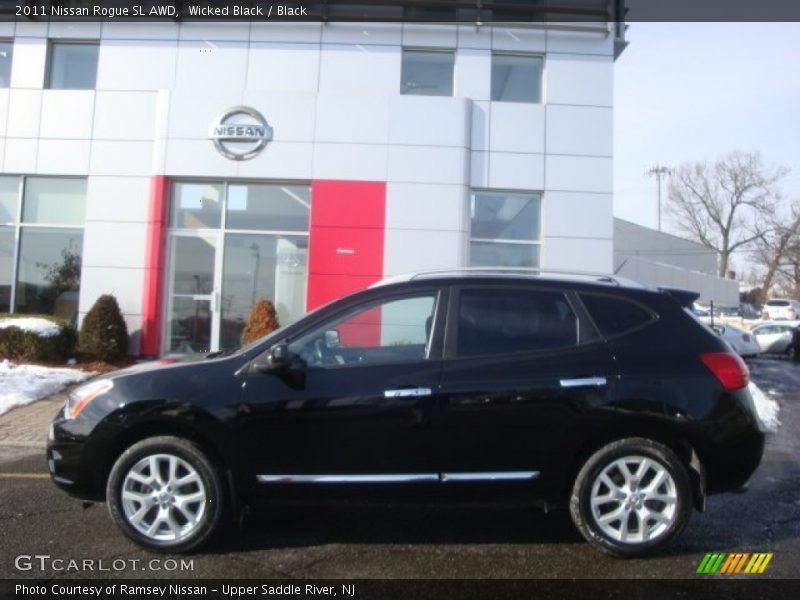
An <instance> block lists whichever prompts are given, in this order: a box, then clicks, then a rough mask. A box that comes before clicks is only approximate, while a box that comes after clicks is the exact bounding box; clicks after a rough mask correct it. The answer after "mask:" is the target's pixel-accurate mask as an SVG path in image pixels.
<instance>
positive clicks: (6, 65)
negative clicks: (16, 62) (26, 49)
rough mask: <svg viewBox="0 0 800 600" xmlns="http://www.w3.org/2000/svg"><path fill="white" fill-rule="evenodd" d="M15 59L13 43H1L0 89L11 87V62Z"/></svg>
mask: <svg viewBox="0 0 800 600" xmlns="http://www.w3.org/2000/svg"><path fill="white" fill-rule="evenodd" d="M13 57H14V44H13V42H0V88H7V87H11V62H12V59H13Z"/></svg>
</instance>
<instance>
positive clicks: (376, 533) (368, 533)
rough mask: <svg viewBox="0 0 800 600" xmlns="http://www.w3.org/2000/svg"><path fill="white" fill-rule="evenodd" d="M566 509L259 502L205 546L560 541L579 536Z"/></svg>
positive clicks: (231, 549) (218, 549)
mask: <svg viewBox="0 0 800 600" xmlns="http://www.w3.org/2000/svg"><path fill="white" fill-rule="evenodd" d="M581 541H582V538H581V536H580V534H579V533H578V532H577V530H575V528H574V527H573V525H572V522H571V521H570V518H569V514H568V512H567V511H566V510H555V511H551V512H550V513H549V514H544V512H543V511H542V510H540V509H538V508H536V507H534V506H530V505H528V506H511V507H508V506H496V505H495V506H492V507H485V506H480V507H476V506H449V505H448V506H440V505H439V506H437V505H414V506H411V505H407V504H399V505H394V504H392V505H385V504H384V505H376V504H371V503H361V502H354V503H339V504H337V505H332V504H314V505H305V506H277V507H272V508H264V507H261V508H260V509H259V511H258V512H257V513H254V514H252V515H250V516H248V517H247V518H246V519H245V520H244V522H243V525H242V527H241V528H240V529H239V528H231V529H230V530H229V531H228V532H227V533H226V534H225V535H223V536H222V537H221V539H220V540H219V541H218V542H217V543H216V544H214V546H213V547H211V548H209V549H208V550H209V552H221V551H222V552H236V551H242V550H266V549H284V548H297V547H306V546H318V545H324V544H436V545H438V544H531V543H533V544H551V543H553V544H562V543H576V542H581Z"/></svg>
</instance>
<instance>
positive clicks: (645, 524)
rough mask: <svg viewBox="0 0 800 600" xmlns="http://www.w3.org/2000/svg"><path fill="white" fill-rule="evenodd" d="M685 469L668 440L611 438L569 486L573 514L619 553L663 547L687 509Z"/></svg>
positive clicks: (595, 539)
mask: <svg viewBox="0 0 800 600" xmlns="http://www.w3.org/2000/svg"><path fill="white" fill-rule="evenodd" d="M691 504H692V503H691V490H690V487H689V477H688V474H687V473H686V469H685V468H684V466H683V464H682V463H681V461H680V459H678V457H677V456H676V455H675V453H674V452H673V451H672V450H670V449H669V448H667V447H666V446H664V445H662V444H659V443H657V442H654V441H653V440H648V439H644V438H628V439H623V440H618V441H616V442H612V443H610V444H608V445H607V446H604V447H603V448H601V449H600V450H598V451H597V452H595V453H594V454H593V455H592V456H590V457H589V459H588V460H587V461H586V462H585V463H584V465H583V467H582V468H581V470H580V472H579V473H578V476H577V477H576V479H575V483H574V485H573V489H572V496H571V498H570V514H571V516H572V520H573V522H574V523H575V525H576V526H577V528H578V530H579V531H580V532H581V534H582V535H583V537H585V538H586V539H587V540H588V541H589V542H590V543H592V544H593V545H595V546H596V547H598V548H600V549H601V550H603V551H605V552H606V553H608V554H611V555H613V556H619V557H632V556H640V555H642V554H646V553H649V552H652V551H654V550H656V549H658V548H660V547H663V546H664V545H666V544H667V543H669V542H670V541H672V540H673V539H675V538H676V537H677V536H678V535H679V534H680V533H681V531H682V530H683V528H684V527H685V526H686V523H687V522H688V520H689V515H690V512H691Z"/></svg>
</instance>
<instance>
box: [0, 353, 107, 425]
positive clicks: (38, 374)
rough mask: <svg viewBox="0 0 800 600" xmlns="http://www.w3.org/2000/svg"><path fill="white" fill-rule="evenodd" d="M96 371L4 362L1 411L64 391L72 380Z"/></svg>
mask: <svg viewBox="0 0 800 600" xmlns="http://www.w3.org/2000/svg"><path fill="white" fill-rule="evenodd" d="M92 375H94V373H87V372H85V371H79V370H77V369H54V368H50V367H39V366H36V365H14V364H13V363H11V362H9V361H8V360H4V361H2V362H0V415H2V414H4V413H6V412H8V411H9V410H11V409H12V408H15V407H17V406H24V405H25V404H30V403H31V402H35V401H36V400H39V399H41V398H44V397H45V396H49V395H50V394H55V393H56V392H60V391H61V390H62V389H64V388H65V387H66V386H68V385H70V384H72V383H78V382H79V381H83V380H84V379H86V378H88V377H90V376H92Z"/></svg>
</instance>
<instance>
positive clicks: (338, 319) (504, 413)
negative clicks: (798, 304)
mask: <svg viewBox="0 0 800 600" xmlns="http://www.w3.org/2000/svg"><path fill="white" fill-rule="evenodd" d="M695 299H696V295H695V294H693V293H690V292H685V291H676V290H654V289H648V288H644V287H641V286H638V285H636V284H632V283H627V282H622V281H620V280H618V279H615V278H610V277H589V276H570V277H559V276H543V275H541V274H524V273H517V272H481V271H470V270H467V271H460V272H452V273H427V274H417V275H414V276H407V277H401V278H395V279H393V280H387V281H385V282H382V283H380V284H377V285H375V286H373V287H372V288H370V289H368V290H365V291H362V292H359V293H356V294H353V295H351V296H348V297H346V298H342V299H341V300H337V301H335V302H332V303H330V304H328V305H326V306H324V307H321V308H319V309H317V310H315V311H314V312H312V313H310V314H308V315H307V316H306V317H304V318H303V319H301V320H299V321H297V322H296V323H294V324H292V325H289V326H287V327H285V328H283V329H280V330H278V331H276V332H274V333H273V334H271V335H269V336H267V337H265V338H262V339H261V340H259V341H257V342H255V343H253V344H251V345H249V346H246V347H243V348H240V349H239V350H236V351H234V352H231V353H229V354H227V355H226V354H220V355H217V356H210V357H207V358H205V359H204V360H195V361H182V362H176V361H172V362H169V361H167V360H162V361H158V362H154V363H147V364H143V365H139V366H136V367H133V368H130V369H125V370H122V371H118V372H115V373H112V374H109V375H103V376H101V377H100V378H96V379H94V380H92V381H90V382H89V383H87V384H85V385H83V386H81V387H80V388H78V389H76V390H75V391H74V392H73V393H72V394H71V395H70V398H69V400H68V401H67V403H66V405H65V406H64V408H63V410H62V411H61V412H60V413H59V414H58V415H57V416H56V418H55V421H54V423H53V426H52V427H51V432H50V440H49V444H48V449H47V457H48V462H49V466H50V471H51V475H52V478H53V481H54V482H55V483H56V484H57V485H58V486H59V487H61V488H62V489H64V490H66V491H67V492H69V493H71V494H74V495H75V496H78V497H79V498H83V499H86V500H91V501H103V500H105V501H106V502H107V503H108V507H109V509H110V512H111V515H112V517H113V518H114V520H115V521H116V523H117V525H118V526H119V527H120V528H121V529H122V531H123V532H124V533H125V534H126V535H127V536H128V537H130V538H131V539H132V540H134V541H135V542H137V543H139V544H141V545H142V546H145V547H147V548H150V549H153V550H161V551H169V552H180V551H188V550H190V549H192V548H195V547H197V546H198V545H199V544H201V543H202V542H204V541H206V540H207V539H208V538H209V537H210V536H211V535H212V533H213V532H214V531H215V530H217V529H218V528H219V526H220V524H221V521H222V520H223V515H228V516H231V515H233V516H235V515H239V514H240V511H241V510H242V509H243V508H244V507H246V506H249V505H250V504H251V501H252V500H254V499H255V498H256V497H257V496H259V495H262V494H265V493H266V494H269V495H271V496H273V497H274V496H275V494H276V493H277V494H278V495H280V492H282V491H286V490H292V494H291V495H296V493H297V492H301V493H302V495H303V496H308V497H311V495H312V494H314V492H316V491H319V490H320V489H321V488H325V489H330V488H331V487H336V488H337V489H341V488H342V487H347V486H350V489H353V486H358V487H359V489H362V490H363V489H364V487H365V486H368V487H370V488H371V489H373V490H374V489H383V490H385V489H386V488H387V487H388V488H391V489H394V490H397V486H405V487H406V488H408V487H413V488H414V489H416V490H423V489H428V490H430V488H436V489H450V490H453V489H455V490H460V491H463V492H464V493H470V494H472V493H474V492H475V490H476V489H483V490H485V489H487V487H491V486H494V488H493V489H502V490H506V491H508V492H509V493H510V492H512V491H516V492H520V493H523V494H525V495H526V496H527V497H529V498H531V499H532V500H533V499H536V500H537V501H538V502H540V503H546V505H547V506H552V505H561V506H568V507H569V510H570V513H571V515H572V519H573V520H574V522H575V525H576V526H577V528H578V529H579V530H580V532H581V533H582V534H583V536H584V537H585V538H586V539H587V540H588V541H590V542H591V543H592V544H594V545H595V546H597V547H598V548H600V549H602V550H604V551H606V552H608V553H610V554H613V555H616V556H633V555H639V554H642V553H644V552H647V551H652V550H654V549H656V548H660V547H662V546H663V545H664V544H666V543H668V542H669V541H671V540H672V539H674V538H675V537H676V536H678V534H680V532H681V530H682V529H683V528H684V527H685V525H686V523H687V521H688V519H689V514H690V512H691V509H692V507H695V508H697V509H700V510H703V508H704V506H705V498H706V495H707V494H712V493H717V492H725V491H731V490H737V489H740V488H742V487H743V486H744V485H745V484H746V482H747V481H748V479H749V478H750V476H751V475H752V474H753V472H754V471H755V469H756V467H757V466H758V464H759V462H760V460H761V455H762V452H763V447H764V433H763V430H762V429H761V426H760V424H759V421H758V418H757V415H756V412H755V407H754V405H753V400H752V398H751V395H750V392H749V391H748V387H747V386H748V371H747V368H746V366H745V365H744V363H743V362H742V361H741V359H740V358H739V356H738V355H737V354H735V353H733V352H732V351H731V349H730V348H729V347H728V346H727V345H726V344H725V342H723V341H722V340H721V339H720V338H719V337H718V336H716V335H714V333H713V332H711V331H710V330H709V329H708V328H706V327H703V326H702V325H701V324H699V323H698V322H697V321H695V319H694V317H693V316H691V314H690V311H688V310H687V309H686V308H685V307H687V306H691V303H692V302H693V301H694V300H695ZM448 495H449V494H448Z"/></svg>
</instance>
